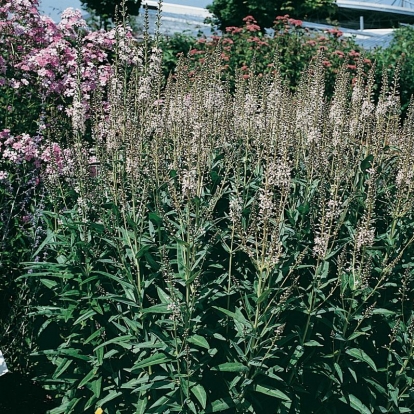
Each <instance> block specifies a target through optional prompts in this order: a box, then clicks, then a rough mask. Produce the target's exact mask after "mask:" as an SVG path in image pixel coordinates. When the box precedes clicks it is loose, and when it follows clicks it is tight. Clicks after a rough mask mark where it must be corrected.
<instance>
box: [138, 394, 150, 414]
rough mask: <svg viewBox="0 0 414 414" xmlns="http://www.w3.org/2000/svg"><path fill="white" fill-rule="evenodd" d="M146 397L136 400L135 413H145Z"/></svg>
mask: <svg viewBox="0 0 414 414" xmlns="http://www.w3.org/2000/svg"><path fill="white" fill-rule="evenodd" d="M147 404H148V399H147V397H144V398H142V399H141V398H140V399H139V400H138V404H137V409H136V410H135V414H145V410H146V408H147Z"/></svg>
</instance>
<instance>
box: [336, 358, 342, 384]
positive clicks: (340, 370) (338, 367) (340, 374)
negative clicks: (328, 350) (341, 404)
mask: <svg viewBox="0 0 414 414" xmlns="http://www.w3.org/2000/svg"><path fill="white" fill-rule="evenodd" d="M334 368H335V371H336V373H337V374H338V377H339V379H340V380H341V382H344V376H343V374H342V369H341V367H340V366H339V364H337V363H336V362H334Z"/></svg>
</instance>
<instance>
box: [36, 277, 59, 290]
mask: <svg viewBox="0 0 414 414" xmlns="http://www.w3.org/2000/svg"><path fill="white" fill-rule="evenodd" d="M40 282H41V283H42V284H44V285H45V286H46V287H47V288H49V289H52V288H54V287H55V286H56V285H57V282H56V281H54V280H50V279H40Z"/></svg>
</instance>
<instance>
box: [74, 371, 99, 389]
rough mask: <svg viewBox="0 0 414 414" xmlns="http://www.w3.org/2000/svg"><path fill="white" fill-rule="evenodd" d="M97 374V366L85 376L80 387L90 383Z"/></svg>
mask: <svg viewBox="0 0 414 414" xmlns="http://www.w3.org/2000/svg"><path fill="white" fill-rule="evenodd" d="M95 375H96V368H93V369H91V370H90V371H89V373H88V374H86V376H85V377H84V378H83V380H82V381H81V382H80V383H79V385H78V388H81V387H83V386H84V385H85V384H86V383H89V382H90V380H91V379H92V378H93V377H94V376H95Z"/></svg>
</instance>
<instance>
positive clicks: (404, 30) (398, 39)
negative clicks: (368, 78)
mask: <svg viewBox="0 0 414 414" xmlns="http://www.w3.org/2000/svg"><path fill="white" fill-rule="evenodd" d="M413 47H414V28H413V27H412V26H402V27H399V28H398V29H396V30H395V31H394V34H393V38H392V40H391V42H390V44H389V45H387V47H386V48H378V49H377V50H375V51H374V58H375V60H376V61H377V65H378V69H379V70H380V71H381V72H382V70H383V69H384V70H385V71H386V72H387V73H388V76H390V77H393V76H394V75H395V74H396V73H397V72H396V70H398V76H399V79H400V93H401V101H402V107H403V110H404V111H406V110H407V109H408V105H409V103H410V99H411V97H412V95H413V94H414V84H413V79H414V59H413V56H412V52H411V51H412V50H413ZM397 68H398V69H397ZM377 78H378V79H380V73H378V76H377Z"/></svg>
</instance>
